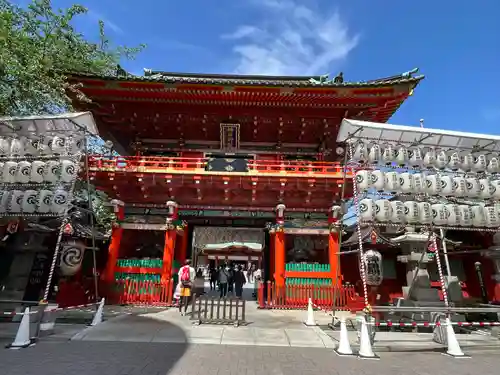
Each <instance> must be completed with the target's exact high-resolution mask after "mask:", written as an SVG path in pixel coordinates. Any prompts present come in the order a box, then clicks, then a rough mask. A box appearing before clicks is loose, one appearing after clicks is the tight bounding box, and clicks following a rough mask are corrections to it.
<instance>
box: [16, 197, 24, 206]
mask: <svg viewBox="0 0 500 375" xmlns="http://www.w3.org/2000/svg"><path fill="white" fill-rule="evenodd" d="M22 202H23V196H22V195H18V196H17V197H16V204H18V205H20V204H21V203H22Z"/></svg>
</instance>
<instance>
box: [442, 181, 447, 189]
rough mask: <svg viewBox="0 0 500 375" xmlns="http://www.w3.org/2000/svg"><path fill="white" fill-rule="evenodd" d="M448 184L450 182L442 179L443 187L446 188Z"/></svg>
mask: <svg viewBox="0 0 500 375" xmlns="http://www.w3.org/2000/svg"><path fill="white" fill-rule="evenodd" d="M447 185H448V183H447V182H446V181H444V180H441V188H442V189H444V188H445V187H446V186H447Z"/></svg>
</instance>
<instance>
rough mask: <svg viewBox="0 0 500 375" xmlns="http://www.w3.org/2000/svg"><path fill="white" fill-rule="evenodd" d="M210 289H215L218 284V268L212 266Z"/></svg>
mask: <svg viewBox="0 0 500 375" xmlns="http://www.w3.org/2000/svg"><path fill="white" fill-rule="evenodd" d="M209 277H210V290H215V288H216V286H217V278H218V276H217V270H216V269H215V267H210V275H209Z"/></svg>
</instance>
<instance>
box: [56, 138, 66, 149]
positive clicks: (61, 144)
mask: <svg viewBox="0 0 500 375" xmlns="http://www.w3.org/2000/svg"><path fill="white" fill-rule="evenodd" d="M55 145H56V146H57V147H64V139H62V138H56V141H55Z"/></svg>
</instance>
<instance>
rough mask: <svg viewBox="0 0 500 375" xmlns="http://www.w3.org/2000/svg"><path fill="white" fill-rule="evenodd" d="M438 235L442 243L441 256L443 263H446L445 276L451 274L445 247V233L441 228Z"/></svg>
mask: <svg viewBox="0 0 500 375" xmlns="http://www.w3.org/2000/svg"><path fill="white" fill-rule="evenodd" d="M439 235H440V236H441V243H442V244H443V258H444V264H446V274H447V276H448V277H449V276H451V268H450V260H449V259H448V249H447V248H446V239H445V237H444V236H445V233H444V230H443V229H439Z"/></svg>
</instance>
